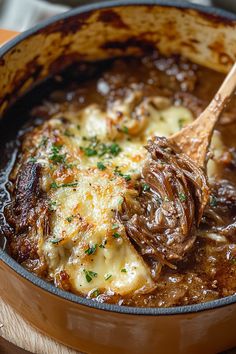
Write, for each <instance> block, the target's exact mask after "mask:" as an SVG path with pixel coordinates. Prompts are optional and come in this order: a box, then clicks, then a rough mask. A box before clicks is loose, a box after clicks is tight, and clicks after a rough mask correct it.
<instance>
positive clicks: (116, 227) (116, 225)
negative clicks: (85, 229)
mask: <svg viewBox="0 0 236 354" xmlns="http://www.w3.org/2000/svg"><path fill="white" fill-rule="evenodd" d="M118 227H119V224H113V225H112V227H111V229H112V230H115V229H118Z"/></svg>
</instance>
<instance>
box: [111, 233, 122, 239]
mask: <svg viewBox="0 0 236 354" xmlns="http://www.w3.org/2000/svg"><path fill="white" fill-rule="evenodd" d="M112 236H113V237H114V238H120V237H121V235H120V234H119V233H118V232H114V234H112Z"/></svg>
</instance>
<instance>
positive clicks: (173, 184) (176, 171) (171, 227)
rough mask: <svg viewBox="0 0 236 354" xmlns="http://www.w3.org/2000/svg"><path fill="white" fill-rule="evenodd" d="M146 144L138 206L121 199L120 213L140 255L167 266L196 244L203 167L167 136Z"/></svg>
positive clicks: (203, 202)
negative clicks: (146, 155)
mask: <svg viewBox="0 0 236 354" xmlns="http://www.w3.org/2000/svg"><path fill="white" fill-rule="evenodd" d="M146 148H147V150H148V152H149V157H148V159H147V161H146V163H145V165H144V167H143V170H142V178H141V181H140V184H141V186H144V188H142V190H141V192H140V195H139V208H136V210H135V212H134V208H133V206H131V205H130V204H129V203H127V202H125V203H124V205H123V210H122V213H121V215H120V219H121V220H122V221H123V222H124V224H125V227H126V230H127V233H128V235H129V237H130V238H131V240H132V241H133V242H134V244H135V245H136V246H137V247H138V249H139V251H140V252H141V254H142V255H143V256H148V257H151V258H152V259H153V260H154V261H158V262H160V263H161V264H168V265H170V266H171V262H173V261H179V260H182V259H183V257H184V255H185V254H186V252H187V251H188V250H189V249H190V248H191V247H192V245H193V244H194V241H195V239H196V232H195V231H196V227H197V226H198V225H199V222H200V220H201V217H202V214H203V210H204V207H205V205H206V203H207V200H208V195H209V189H208V185H207V180H206V176H205V174H204V172H203V170H202V169H201V168H200V167H198V166H197V165H196V164H195V163H194V162H193V161H192V160H190V159H189V158H188V157H187V156H186V155H184V154H183V153H180V152H179V150H178V148H177V147H174V146H173V145H170V143H169V142H168V140H167V139H166V138H163V137H155V138H154V139H153V140H152V141H149V144H148V146H147V147H146ZM145 186H146V188H145Z"/></svg>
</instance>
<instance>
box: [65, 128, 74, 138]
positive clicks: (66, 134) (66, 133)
mask: <svg viewBox="0 0 236 354" xmlns="http://www.w3.org/2000/svg"><path fill="white" fill-rule="evenodd" d="M64 135H65V136H68V137H74V134H73V133H71V132H70V131H69V129H66V130H65V131H64Z"/></svg>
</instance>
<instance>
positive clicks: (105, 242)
mask: <svg viewBox="0 0 236 354" xmlns="http://www.w3.org/2000/svg"><path fill="white" fill-rule="evenodd" d="M106 244H107V240H103V241H102V243H101V244H100V245H99V246H98V247H99V248H105V246H106Z"/></svg>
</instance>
